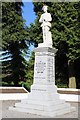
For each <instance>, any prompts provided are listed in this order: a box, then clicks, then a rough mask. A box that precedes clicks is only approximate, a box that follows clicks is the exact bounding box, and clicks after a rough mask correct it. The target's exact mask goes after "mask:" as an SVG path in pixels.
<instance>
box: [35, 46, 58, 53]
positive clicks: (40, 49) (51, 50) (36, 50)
mask: <svg viewBox="0 0 80 120" xmlns="http://www.w3.org/2000/svg"><path fill="white" fill-rule="evenodd" d="M33 51H34V52H51V53H56V52H57V51H58V49H56V48H50V47H37V48H35V49H34V50H33Z"/></svg>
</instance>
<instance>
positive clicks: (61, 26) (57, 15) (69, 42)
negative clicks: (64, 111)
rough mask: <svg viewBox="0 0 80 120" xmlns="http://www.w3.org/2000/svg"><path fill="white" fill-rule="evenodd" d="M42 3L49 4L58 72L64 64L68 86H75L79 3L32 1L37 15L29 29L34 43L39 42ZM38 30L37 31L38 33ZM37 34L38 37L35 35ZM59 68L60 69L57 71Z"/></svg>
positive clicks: (78, 49)
mask: <svg viewBox="0 0 80 120" xmlns="http://www.w3.org/2000/svg"><path fill="white" fill-rule="evenodd" d="M43 4H46V5H48V6H49V12H50V13H51V15H52V18H53V21H52V29H51V32H52V38H53V46H54V47H56V48H57V49H58V52H57V56H56V60H57V62H56V63H57V67H58V69H57V70H58V72H59V73H60V72H61V73H62V71H63V70H62V69H63V68H64V66H65V65H66V69H68V74H67V77H68V76H69V87H76V79H75V77H76V71H75V61H76V60H77V59H78V60H79V59H80V56H79V54H80V47H79V44H80V40H79V38H80V35H79V31H80V28H79V24H80V23H79V15H80V14H79V12H80V11H79V9H80V8H79V5H80V2H60V3H57V2H53V3H52V2H45V3H41V2H38V3H36V2H35V3H34V11H35V13H36V15H37V19H36V22H35V24H33V27H32V25H31V28H30V31H31V33H34V34H31V36H30V37H31V38H33V39H32V40H33V42H34V43H37V44H38V43H39V42H41V34H42V33H41V28H40V25H39V23H38V19H39V18H40V14H41V13H42V12H41V8H42V6H43ZM38 32H39V33H38ZM37 36H38V37H37ZM63 56H65V58H66V62H64V64H63V68H59V61H60V59H61V57H63ZM67 67H68V68H67ZM60 69H61V71H59V70H60Z"/></svg>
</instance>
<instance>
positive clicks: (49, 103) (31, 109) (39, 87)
mask: <svg viewBox="0 0 80 120" xmlns="http://www.w3.org/2000/svg"><path fill="white" fill-rule="evenodd" d="M43 44H44V43H43ZM56 51H57V50H56V49H55V48H51V47H49V46H48V47H47V46H46V47H38V48H36V49H35V50H34V52H35V64H34V83H33V85H32V86H31V92H30V93H29V94H28V99H26V100H22V101H21V102H20V103H16V104H15V107H10V108H9V109H10V110H17V111H21V112H27V113H32V114H37V115H42V116H46V117H55V116H57V115H61V114H65V113H68V112H72V111H74V108H71V106H70V104H68V103H66V102H65V101H63V100H60V98H59V94H58V93H57V87H56V86H55V53H56Z"/></svg>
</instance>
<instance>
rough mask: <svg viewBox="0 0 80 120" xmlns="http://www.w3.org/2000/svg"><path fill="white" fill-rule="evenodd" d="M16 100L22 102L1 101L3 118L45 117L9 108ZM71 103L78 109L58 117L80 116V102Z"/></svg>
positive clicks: (0, 109)
mask: <svg viewBox="0 0 80 120" xmlns="http://www.w3.org/2000/svg"><path fill="white" fill-rule="evenodd" d="M16 102H20V101H11V100H9V101H0V114H1V111H2V117H3V118H45V117H44V116H39V115H36V114H35V115H34V114H28V113H24V112H17V111H11V110H9V109H8V108H9V106H13V105H14V104H15V103H16ZM70 104H71V106H74V107H76V111H75V112H72V113H68V114H65V115H61V116H56V118H78V117H79V116H80V113H79V108H80V103H70ZM1 106H2V107H1ZM47 118H48V117H47Z"/></svg>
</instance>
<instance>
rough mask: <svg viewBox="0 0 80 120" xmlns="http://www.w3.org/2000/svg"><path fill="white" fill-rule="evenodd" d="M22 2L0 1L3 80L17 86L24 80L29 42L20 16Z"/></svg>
mask: <svg viewBox="0 0 80 120" xmlns="http://www.w3.org/2000/svg"><path fill="white" fill-rule="evenodd" d="M22 6H23V3H22V2H3V3H2V39H3V42H2V51H3V53H2V56H3V58H2V60H3V61H2V72H3V75H4V76H3V79H2V80H3V81H7V82H8V84H11V83H12V82H13V83H14V84H15V85H16V86H17V85H18V83H19V81H24V80H25V75H26V64H25V63H26V61H25V58H24V55H23V54H24V53H27V52H26V51H27V50H28V46H29V44H28V43H29V42H28V40H27V35H28V33H27V32H26V28H25V24H24V20H23V18H22V8H21V7H22Z"/></svg>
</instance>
